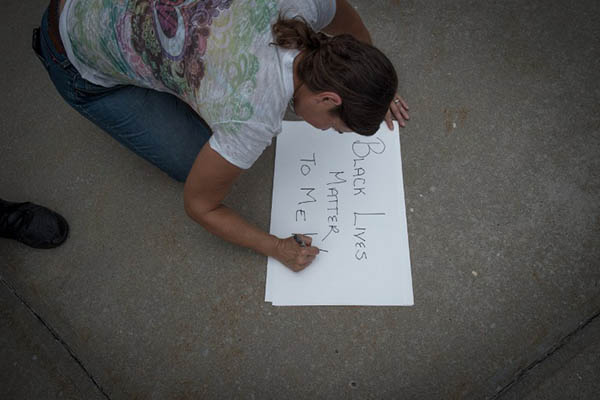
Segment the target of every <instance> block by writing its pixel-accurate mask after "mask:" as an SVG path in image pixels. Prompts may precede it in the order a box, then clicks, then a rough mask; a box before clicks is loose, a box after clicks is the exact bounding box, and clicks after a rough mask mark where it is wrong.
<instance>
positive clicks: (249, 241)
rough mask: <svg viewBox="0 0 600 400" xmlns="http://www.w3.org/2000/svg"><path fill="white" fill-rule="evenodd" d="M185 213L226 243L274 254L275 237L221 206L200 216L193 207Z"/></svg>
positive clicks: (276, 239) (268, 254)
mask: <svg viewBox="0 0 600 400" xmlns="http://www.w3.org/2000/svg"><path fill="white" fill-rule="evenodd" d="M187 212H188V215H189V216H190V217H191V218H192V219H193V220H195V221H196V222H198V223H199V224H200V225H202V226H203V227H204V228H205V229H206V230H207V231H209V232H210V233H212V234H214V235H217V236H219V237H220V238H222V239H224V240H227V241H228V242H231V243H234V244H237V245H239V246H244V247H247V248H250V249H253V250H254V251H256V252H258V253H260V254H263V255H265V256H273V255H274V254H275V250H276V247H277V242H278V238H277V237H275V236H273V235H270V234H268V233H267V232H265V231H263V230H261V229H259V228H258V227H256V226H255V225H253V224H251V223H250V222H248V221H247V220H245V219H244V218H243V217H242V216H240V215H239V214H238V213H236V212H235V211H234V210H232V209H230V208H228V207H226V206H224V205H223V204H221V205H219V206H218V207H217V208H215V209H214V210H212V211H209V212H206V213H204V214H202V215H198V214H197V213H195V212H194V207H193V205H191V206H190V207H188V209H187Z"/></svg>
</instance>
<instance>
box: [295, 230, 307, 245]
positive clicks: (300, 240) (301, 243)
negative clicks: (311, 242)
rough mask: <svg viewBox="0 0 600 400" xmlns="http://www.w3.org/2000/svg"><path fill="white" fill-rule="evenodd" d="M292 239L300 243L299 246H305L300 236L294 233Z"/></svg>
mask: <svg viewBox="0 0 600 400" xmlns="http://www.w3.org/2000/svg"><path fill="white" fill-rule="evenodd" d="M294 240H295V241H296V243H298V244H299V245H300V247H306V243H304V240H302V239H300V237H299V236H298V235H297V234H295V233H294Z"/></svg>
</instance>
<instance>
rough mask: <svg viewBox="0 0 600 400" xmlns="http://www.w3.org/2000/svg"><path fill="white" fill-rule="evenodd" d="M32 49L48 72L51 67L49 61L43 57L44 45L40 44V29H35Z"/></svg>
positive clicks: (32, 37) (32, 36)
mask: <svg viewBox="0 0 600 400" xmlns="http://www.w3.org/2000/svg"><path fill="white" fill-rule="evenodd" d="M31 47H32V48H33V52H34V53H35V55H36V56H37V58H39V60H40V61H41V62H42V65H43V66H44V68H46V70H48V67H49V64H48V61H47V60H46V59H45V58H44V56H43V55H42V45H41V42H40V28H39V27H38V28H35V29H34V30H33V34H32V35H31Z"/></svg>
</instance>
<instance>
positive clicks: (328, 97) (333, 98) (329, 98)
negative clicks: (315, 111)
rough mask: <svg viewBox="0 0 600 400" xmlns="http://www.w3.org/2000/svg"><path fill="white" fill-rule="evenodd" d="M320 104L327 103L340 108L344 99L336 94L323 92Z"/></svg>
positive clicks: (320, 94) (320, 96) (320, 95)
mask: <svg viewBox="0 0 600 400" xmlns="http://www.w3.org/2000/svg"><path fill="white" fill-rule="evenodd" d="M318 97H319V102H325V103H327V104H330V105H334V106H339V105H341V104H342V98H341V97H340V95H339V94H337V93H336V92H321V93H319V95H318Z"/></svg>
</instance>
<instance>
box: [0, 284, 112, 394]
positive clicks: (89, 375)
mask: <svg viewBox="0 0 600 400" xmlns="http://www.w3.org/2000/svg"><path fill="white" fill-rule="evenodd" d="M0 282H2V284H3V285H4V286H6V288H7V289H8V290H9V291H10V292H11V293H12V294H13V295H14V296H15V297H16V298H17V299H19V301H20V302H21V304H23V305H24V306H25V307H26V308H27V309H28V310H29V312H30V313H32V314H33V315H34V316H35V317H36V318H37V319H38V321H40V322H41V323H42V325H43V326H44V327H45V328H46V329H47V330H48V332H50V334H51V335H52V336H53V337H54V339H55V340H57V341H58V342H59V343H60V344H61V345H62V346H63V348H64V349H65V350H66V351H67V352H68V353H69V355H70V356H71V358H72V359H73V360H75V362H76V363H77V364H78V365H79V367H80V368H81V369H82V370H83V372H84V373H85V374H86V375H87V377H88V378H89V379H90V380H91V381H92V383H93V384H94V386H95V387H96V389H98V390H99V391H100V393H102V394H103V395H104V397H106V398H107V399H108V400H111V399H110V397H109V396H108V394H107V393H106V392H105V391H104V389H103V388H102V386H100V384H98V382H96V379H95V378H94V376H93V375H92V374H91V373H90V372H89V371H88V370H87V368H86V367H85V366H84V365H83V362H81V360H80V359H79V358H78V357H77V356H76V355H75V353H74V352H73V350H72V349H71V347H70V346H69V345H68V344H67V343H66V342H65V341H64V340H63V339H62V338H61V337H60V335H59V334H58V332H56V331H55V330H54V328H52V327H51V326H50V325H49V324H48V323H47V322H46V321H45V320H44V319H43V318H42V317H41V316H40V315H39V314H38V313H37V312H36V311H35V310H34V309H33V307H32V306H31V305H30V304H29V303H27V301H25V299H24V298H23V297H21V296H20V295H19V293H17V291H16V289H15V288H13V287H12V286H11V285H10V284H9V283H8V282H7V281H6V280H5V279H4V277H2V276H0Z"/></svg>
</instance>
